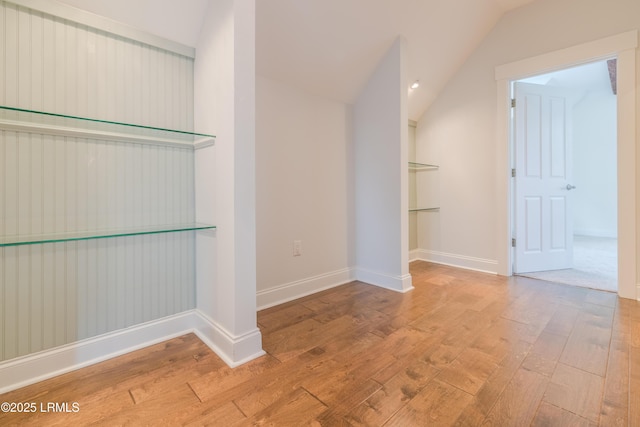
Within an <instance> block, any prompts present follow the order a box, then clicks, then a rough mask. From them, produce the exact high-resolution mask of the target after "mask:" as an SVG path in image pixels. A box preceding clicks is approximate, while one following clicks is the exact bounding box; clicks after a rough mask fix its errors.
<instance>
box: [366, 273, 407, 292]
mask: <svg viewBox="0 0 640 427" xmlns="http://www.w3.org/2000/svg"><path fill="white" fill-rule="evenodd" d="M355 277H356V280H359V281H361V282H364V283H368V284H370V285H375V286H379V287H381V288H385V289H390V290H392V291H396V292H403V293H404V292H409V291H410V290H412V289H413V284H412V280H411V275H410V274H405V275H403V276H389V275H386V274H383V273H379V272H375V271H371V270H365V269H363V268H356V269H355Z"/></svg>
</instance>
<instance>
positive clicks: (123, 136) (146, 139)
mask: <svg viewBox="0 0 640 427" xmlns="http://www.w3.org/2000/svg"><path fill="white" fill-rule="evenodd" d="M0 130H8V131H15V132H29V133H37V134H42V135H57V136H69V137H74V138H87V139H97V140H101V141H112V142H129V143H135V144H152V145H169V146H177V147H183V148H185V147H186V148H188V147H191V148H202V147H205V146H209V145H213V144H214V143H215V138H216V137H215V136H214V135H207V134H203V133H196V132H185V131H180V130H173V129H163V128H158V127H152V126H141V125H134V124H129V123H120V122H112V121H108V120H97V119H89V118H85V117H77V116H66V115H63V114H54V113H47V112H43V111H33V110H25V109H22V108H14V107H6V106H0Z"/></svg>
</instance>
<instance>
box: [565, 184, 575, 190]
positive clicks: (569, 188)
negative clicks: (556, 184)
mask: <svg viewBox="0 0 640 427" xmlns="http://www.w3.org/2000/svg"><path fill="white" fill-rule="evenodd" d="M565 188H566V189H567V190H573V189H574V188H576V186H575V185H571V184H567V186H566V187H565Z"/></svg>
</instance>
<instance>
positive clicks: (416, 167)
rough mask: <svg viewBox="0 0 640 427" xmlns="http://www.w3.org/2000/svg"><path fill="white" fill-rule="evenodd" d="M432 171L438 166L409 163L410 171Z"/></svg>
mask: <svg viewBox="0 0 640 427" xmlns="http://www.w3.org/2000/svg"><path fill="white" fill-rule="evenodd" d="M433 169H438V166H437V165H428V164H426V163H416V162H409V170H410V171H423V170H433Z"/></svg>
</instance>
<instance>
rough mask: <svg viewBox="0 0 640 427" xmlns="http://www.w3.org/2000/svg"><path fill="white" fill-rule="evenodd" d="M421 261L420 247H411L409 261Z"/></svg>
mask: <svg viewBox="0 0 640 427" xmlns="http://www.w3.org/2000/svg"><path fill="white" fill-rule="evenodd" d="M413 261H420V249H411V250H410V251H409V262H413Z"/></svg>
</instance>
